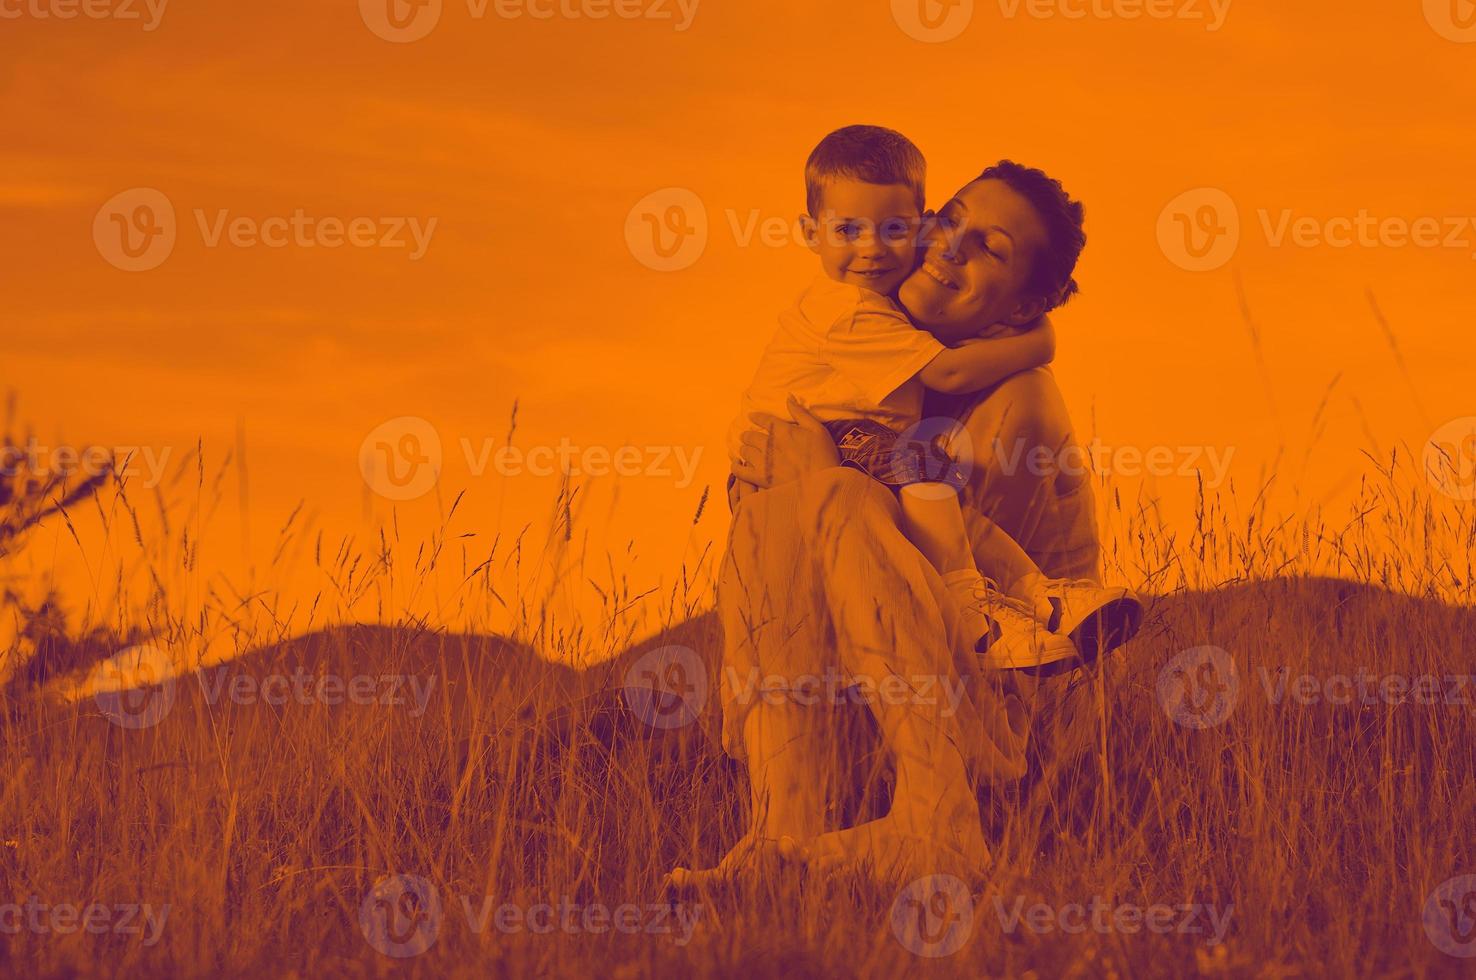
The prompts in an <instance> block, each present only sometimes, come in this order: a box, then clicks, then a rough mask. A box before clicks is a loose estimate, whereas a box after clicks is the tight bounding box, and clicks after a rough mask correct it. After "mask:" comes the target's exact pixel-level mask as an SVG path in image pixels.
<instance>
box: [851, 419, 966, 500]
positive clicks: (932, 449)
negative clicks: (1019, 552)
mask: <svg viewBox="0 0 1476 980" xmlns="http://www.w3.org/2000/svg"><path fill="white" fill-rule="evenodd" d="M825 428H826V429H828V430H829V431H830V437H831V438H832V439H834V440H835V446H836V448H837V449H839V450H840V456H841V465H843V466H850V467H853V468H855V469H858V470H860V471H861V472H863V473H865V474H866V475H867V476H869V477H871V478H872V479H873V480H876V481H877V482H878V483H882V484H884V485H886V486H888V487H891V488H892V489H894V490H896V489H900V488H901V487H907V486H912V485H913V484H915V483H945V484H947V485H948V486H950V487H952V488H953V489H955V490H962V489H963V488H964V485H965V484H966V483H968V476H967V475H966V474H965V473H964V472H963V470H962V469H961V468H960V467H959V465H958V463H956V462H955V461H954V459H953V457H952V456H950V455H949V454H948V452H947V450H945V449H944V448H943V446H942V445H941V444H940V439H941V437H935V438H932V439H931V440H924V439H921V438H910V437H909V438H903V435H902V433H899V432H895V431H893V430H892V429H889V428H887V427H886V426H885V425H882V424H881V423H880V422H873V421H871V420H870V419H837V420H836V421H834V422H826V423H825Z"/></svg>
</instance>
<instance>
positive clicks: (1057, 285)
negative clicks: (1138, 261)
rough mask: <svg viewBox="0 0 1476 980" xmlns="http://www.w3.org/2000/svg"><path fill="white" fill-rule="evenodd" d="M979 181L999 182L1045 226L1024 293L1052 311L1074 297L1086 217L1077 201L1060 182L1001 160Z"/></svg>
mask: <svg viewBox="0 0 1476 980" xmlns="http://www.w3.org/2000/svg"><path fill="white" fill-rule="evenodd" d="M978 179H979V180H998V181H1003V182H1004V183H1005V184H1006V185H1008V186H1009V188H1010V189H1011V190H1013V191H1014V192H1015V193H1016V194H1019V195H1020V196H1021V197H1023V198H1025V200H1027V201H1029V202H1030V205H1031V207H1033V208H1035V212H1036V214H1039V215H1040V220H1041V223H1042V224H1043V225H1045V232H1046V244H1045V248H1044V250H1043V251H1042V252H1041V253H1040V254H1039V255H1036V256H1035V259H1034V261H1033V262H1032V263H1031V267H1030V281H1029V282H1028V283H1026V286H1025V288H1026V290H1027V291H1028V292H1029V293H1030V294H1031V295H1032V296H1038V297H1041V298H1043V299H1044V300H1045V305H1046V309H1047V310H1052V309H1055V308H1056V307H1058V306H1060V305H1061V304H1063V303H1065V302H1066V301H1067V300H1069V299H1070V298H1071V297H1072V296H1074V295H1076V292H1077V286H1076V280H1075V279H1074V278H1073V273H1075V272H1076V263H1077V260H1078V259H1080V258H1081V250H1082V249H1083V248H1085V247H1086V231H1084V230H1083V229H1082V221H1083V220H1084V218H1085V217H1086V212H1085V209H1084V208H1083V207H1082V205H1081V202H1080V201H1073V200H1072V199H1071V195H1070V194H1068V193H1066V188H1064V187H1062V186H1061V182H1060V181H1059V180H1056V179H1055V178H1054V177H1051V176H1050V175H1048V174H1046V173H1045V172H1044V171H1042V170H1036V169H1034V168H1033V167H1026V166H1022V165H1021V164H1018V163H1016V162H1014V161H1013V160H1001V161H1000V162H999V163H996V164H995V165H994V166H992V167H990V168H989V169H987V170H985V171H984V172H983V173H982V174H980V175H979V177H978Z"/></svg>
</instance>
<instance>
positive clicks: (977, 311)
mask: <svg viewBox="0 0 1476 980" xmlns="http://www.w3.org/2000/svg"><path fill="white" fill-rule="evenodd" d="M924 245H925V247H926V252H925V253H924V256H923V261H922V264H921V265H920V266H919V267H918V268H917V270H916V271H915V272H913V273H912V275H911V276H909V277H908V278H907V280H906V281H905V282H903V283H902V286H901V288H900V289H899V290H898V292H897V298H898V299H899V300H900V301H901V303H902V305H903V306H904V307H905V308H906V309H907V312H908V314H909V315H910V316H911V317H912V320H913V322H914V323H916V324H917V325H918V326H920V327H923V328H924V329H926V330H928V331H929V332H931V333H932V334H933V335H934V336H936V337H937V338H938V339H939V340H941V341H943V342H944V343H955V342H957V341H960V340H963V339H964V338H966V337H973V336H977V335H978V334H979V332H980V331H982V330H984V329H986V328H987V327H990V326H993V325H994V324H997V323H1008V324H1009V325H1011V326H1022V325H1024V324H1026V323H1029V322H1030V321H1031V320H1033V319H1035V318H1036V317H1037V316H1039V315H1040V313H1041V309H1042V303H1041V300H1040V298H1039V297H1033V296H1027V295H1026V294H1025V284H1026V283H1028V282H1029V281H1030V272H1031V264H1032V263H1033V262H1034V261H1035V257H1036V256H1037V255H1039V254H1041V252H1042V250H1043V249H1044V248H1045V245H1046V232H1045V225H1044V224H1043V223H1042V222H1041V220H1040V215H1038V214H1037V213H1036V211H1035V208H1034V207H1033V206H1032V205H1031V204H1030V202H1029V201H1027V200H1026V199H1025V198H1024V197H1022V196H1020V195H1019V194H1018V193H1016V192H1015V191H1014V190H1013V189H1012V188H1011V187H1010V186H1009V185H1008V184H1006V183H1004V182H1003V181H1000V180H976V181H974V182H973V183H972V184H968V185H967V186H965V187H964V189H963V190H961V191H959V192H958V193H957V194H955V195H954V197H953V200H951V201H949V202H948V203H947V204H945V205H944V206H943V209H942V210H941V211H939V212H938V218H937V221H936V223H935V224H934V226H933V228H932V230H931V231H930V232H929V233H928V236H927V238H926V239H925V240H924Z"/></svg>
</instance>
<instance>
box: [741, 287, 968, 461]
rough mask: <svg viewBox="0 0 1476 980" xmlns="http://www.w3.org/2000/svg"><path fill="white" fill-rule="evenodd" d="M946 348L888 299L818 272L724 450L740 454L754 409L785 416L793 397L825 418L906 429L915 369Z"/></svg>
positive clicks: (786, 321) (913, 410) (912, 414)
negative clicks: (790, 399) (818, 276)
mask: <svg viewBox="0 0 1476 980" xmlns="http://www.w3.org/2000/svg"><path fill="white" fill-rule="evenodd" d="M944 350H945V347H944V346H943V344H942V343H940V342H939V341H938V340H937V338H935V337H934V336H933V335H932V334H930V333H928V332H927V331H926V330H919V329H918V328H917V327H915V326H914V325H913V323H912V321H911V320H909V319H908V318H907V314H906V313H904V312H902V308H901V307H899V306H898V305H897V304H896V303H894V302H892V300H890V299H888V298H887V297H885V296H883V295H881V294H880V293H874V292H872V291H871V290H869V289H863V288H861V287H860V286H852V285H850V284H848V283H843V282H836V281H835V280H833V279H829V278H826V277H824V276H822V277H820V278H818V279H816V280H815V282H813V283H811V285H810V287H809V288H808V289H806V290H805V291H804V293H802V294H801V295H800V298H799V301H798V302H796V303H795V305H794V306H792V307H791V308H789V309H788V310H785V311H784V312H783V313H782V314H780V316H779V329H778V331H777V332H776V333H775V334H774V339H773V340H771V341H769V346H768V348H767V349H765V350H764V356H763V358H762V359H761V360H760V361H759V366H758V370H757V371H756V372H755V373H754V376H753V381H752V383H750V384H749V386H748V390H747V391H746V392H744V394H743V402H742V407H741V410H740V411H739V413H738V418H737V419H735V420H734V421H733V424H732V426H731V427H730V428H729V430H728V453H729V455H730V456H731V457H732V458H734V459H737V458H738V451H739V448H740V446H739V443H738V437H739V435H741V434H742V433H743V432H744V431H746V430H748V429H751V428H753V423H752V422H750V421H749V419H748V417H749V415H751V414H752V413H754V412H768V413H769V414H770V415H775V416H777V417H779V418H788V417H789V408H788V405H787V404H786V402H787V399H788V397H789V396H790V395H794V396H795V397H796V398H797V399H799V401H800V403H801V404H803V405H804V406H805V407H806V408H808V409H809V410H810V411H811V412H814V413H815V415H816V416H818V417H819V418H820V420H821V421H823V422H832V421H836V420H838V419H871V420H873V421H876V422H880V423H881V424H882V425H885V426H887V427H889V428H892V429H897V430H901V429H905V428H907V427H908V426H910V425H912V424H914V423H916V422H917V420H918V419H919V418H920V417H921V415H922V400H923V385H922V382H921V381H919V380H918V378H917V373H918V372H919V371H921V370H922V369H923V368H924V367H926V366H927V364H928V362H929V361H931V360H932V359H933V358H935V357H937V356H938V355H939V354H940V353H942V352H943V351H944Z"/></svg>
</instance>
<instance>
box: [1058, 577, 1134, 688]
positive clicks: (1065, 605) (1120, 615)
mask: <svg viewBox="0 0 1476 980" xmlns="http://www.w3.org/2000/svg"><path fill="white" fill-rule="evenodd" d="M1040 588H1041V589H1042V590H1043V591H1044V592H1045V595H1046V598H1047V599H1048V600H1049V602H1050V604H1051V606H1052V608H1053V609H1054V610H1055V613H1056V615H1055V616H1053V617H1052V620H1053V621H1052V623H1051V625H1052V626H1053V627H1055V629H1056V632H1058V633H1061V634H1063V635H1066V636H1070V637H1071V641H1072V644H1073V645H1074V646H1075V649H1076V651H1077V652H1078V653H1079V655H1080V659H1079V660H1078V661H1077V662H1076V663H1070V662H1066V661H1055V662H1053V663H1051V664H1048V665H1043V666H1042V669H1040V670H1039V671H1038V672H1039V673H1042V674H1055V673H1059V672H1061V671H1063V670H1070V669H1072V668H1073V667H1080V666H1082V665H1083V664H1087V663H1090V662H1092V661H1093V660H1096V659H1097V658H1098V657H1100V656H1102V655H1103V654H1104V653H1107V652H1108V651H1110V650H1115V649H1117V648H1118V647H1120V646H1122V645H1123V644H1124V643H1126V642H1127V641H1128V640H1131V639H1132V638H1133V636H1134V635H1136V634H1137V632H1138V627H1140V626H1141V625H1142V624H1143V603H1142V602H1140V601H1139V600H1138V597H1137V596H1136V595H1134V594H1133V593H1132V591H1131V590H1130V589H1124V588H1121V587H1110V588H1109V587H1105V586H1102V585H1098V584H1097V583H1096V582H1092V581H1089V580H1087V579H1074V580H1068V579H1045V580H1044V581H1043V582H1042V583H1041V585H1040Z"/></svg>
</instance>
